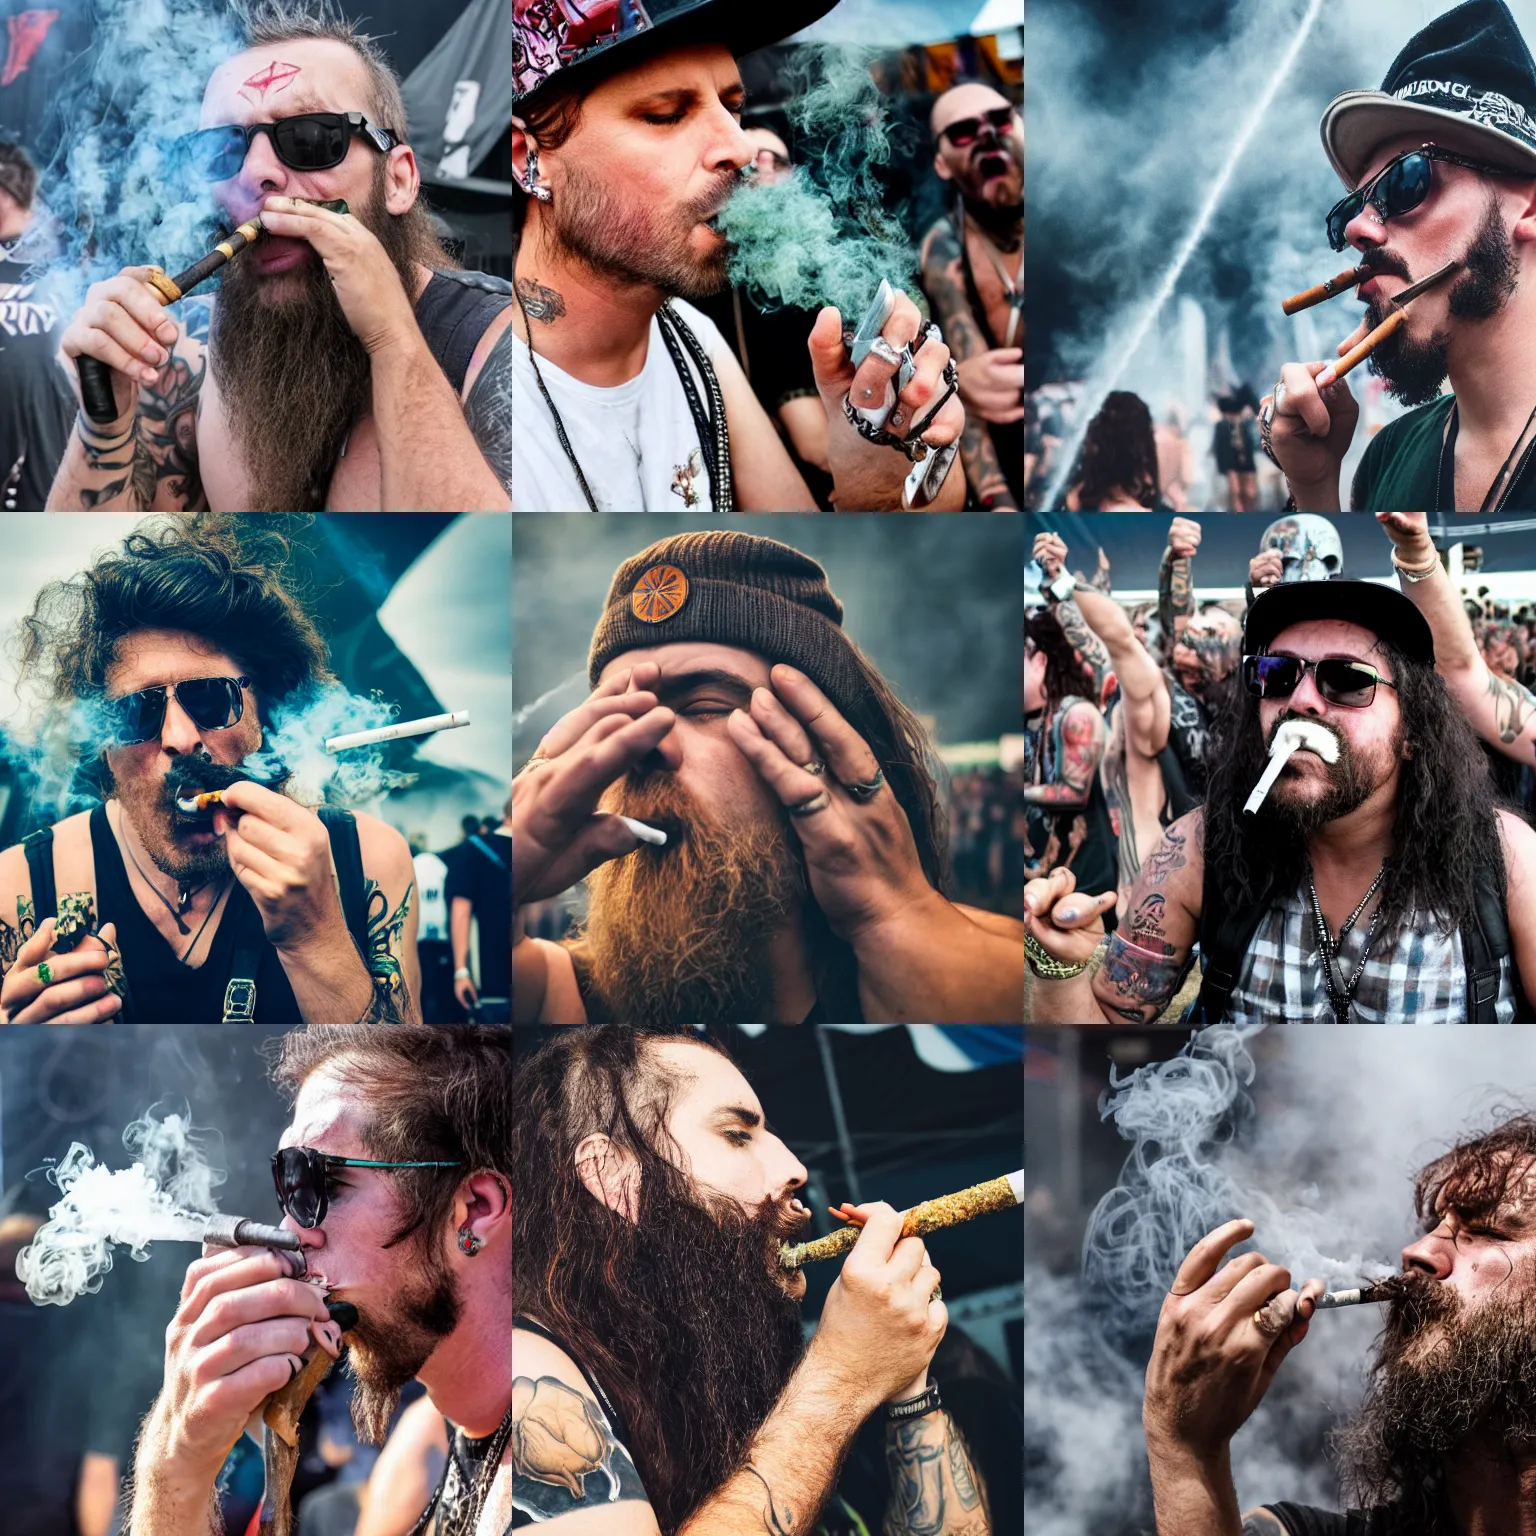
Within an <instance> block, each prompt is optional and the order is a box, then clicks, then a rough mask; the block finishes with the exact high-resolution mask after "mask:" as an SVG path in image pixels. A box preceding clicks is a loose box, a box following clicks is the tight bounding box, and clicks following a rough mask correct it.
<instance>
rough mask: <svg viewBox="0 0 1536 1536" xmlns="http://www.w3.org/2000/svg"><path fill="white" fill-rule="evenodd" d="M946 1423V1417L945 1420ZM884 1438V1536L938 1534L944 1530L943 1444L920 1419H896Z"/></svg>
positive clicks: (932, 1535)
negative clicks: (887, 1490)
mask: <svg viewBox="0 0 1536 1536" xmlns="http://www.w3.org/2000/svg"><path fill="white" fill-rule="evenodd" d="M945 1422H946V1423H947V1422H948V1421H947V1419H946V1420H945ZM890 1428H891V1432H890V1433H889V1434H888V1435H887V1437H886V1442H885V1460H886V1464H887V1466H888V1467H889V1468H890V1472H891V1502H890V1506H889V1507H888V1508H887V1510H886V1512H885V1536H939V1532H940V1531H942V1530H943V1529H944V1445H943V1442H942V1441H940V1442H939V1443H938V1444H934V1443H933V1442H932V1437H931V1436H929V1435H928V1434H927V1433H926V1426H925V1425H924V1423H923V1421H922V1419H906V1420H898V1421H897V1422H896V1423H894V1424H892V1425H891V1427H890Z"/></svg>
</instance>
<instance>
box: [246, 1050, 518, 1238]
mask: <svg viewBox="0 0 1536 1536" xmlns="http://www.w3.org/2000/svg"><path fill="white" fill-rule="evenodd" d="M326 1067H334V1069H335V1071H336V1075H337V1076H338V1077H339V1078H340V1079H341V1080H342V1081H343V1082H345V1084H346V1086H347V1087H348V1088H349V1089H350V1090H353V1091H354V1092H356V1094H357V1095H358V1097H359V1098H360V1099H361V1100H362V1102H363V1103H364V1104H366V1105H367V1112H366V1118H365V1119H364V1121H363V1123H362V1126H361V1131H360V1134H361V1136H362V1140H363V1144H364V1146H366V1147H367V1149H368V1156H369V1157H372V1158H375V1159H377V1160H378V1161H379V1162H387V1163H416V1162H449V1163H453V1164H455V1165H456V1166H454V1167H451V1168H398V1169H395V1170H394V1171H392V1172H391V1173H390V1175H389V1177H390V1181H391V1187H392V1188H393V1189H394V1191H395V1195H396V1199H397V1202H398V1205H399V1210H400V1225H399V1227H398V1229H397V1230H396V1231H395V1232H394V1234H393V1235H392V1236H391V1237H390V1239H389V1241H388V1242H386V1243H385V1244H384V1246H385V1247H386V1248H392V1247H394V1246H395V1245H396V1244H397V1243H403V1242H405V1241H407V1240H408V1239H411V1238H417V1240H418V1241H422V1242H431V1241H432V1240H433V1238H434V1236H440V1235H442V1234H443V1233H444V1232H445V1231H446V1230H447V1226H448V1224H449V1222H451V1220H452V1217H453V1204H454V1196H455V1195H456V1193H457V1192H458V1189H459V1186H460V1185H461V1184H462V1183H463V1182H464V1180H465V1179H466V1178H468V1177H469V1176H470V1175H471V1174H473V1173H479V1172H490V1173H494V1174H496V1175H498V1176H499V1177H500V1178H501V1179H502V1181H503V1183H504V1184H505V1187H506V1189H507V1191H508V1193H509V1195H510V1192H511V1191H512V1190H513V1188H514V1184H513V1176H512V1167H513V1158H512V1041H511V1036H510V1033H509V1031H507V1030H505V1029H498V1028H496V1027H495V1026H493V1025H485V1024H480V1025H470V1026H460V1027H458V1028H455V1029H438V1028H427V1027H424V1026H422V1025H420V1024H393V1023H391V1024H369V1023H362V1024H311V1025H309V1026H308V1027H307V1028H305V1029H300V1030H291V1031H289V1033H287V1034H286V1035H284V1036H282V1038H281V1040H280V1041H278V1042H277V1047H276V1053H275V1055H274V1056H273V1057H272V1059H271V1069H272V1079H273V1081H274V1082H275V1083H277V1085H278V1086H279V1087H280V1088H281V1089H283V1090H284V1092H285V1093H286V1094H287V1096H288V1100H289V1102H290V1103H292V1101H293V1100H294V1099H295V1098H297V1096H298V1093H299V1090H300V1089H301V1088H302V1087H303V1086H304V1084H305V1082H306V1081H307V1080H308V1079H309V1078H310V1077H311V1076H313V1075H314V1073H316V1072H318V1071H320V1070H322V1069H323V1068H326ZM418 1234H419V1237H418Z"/></svg>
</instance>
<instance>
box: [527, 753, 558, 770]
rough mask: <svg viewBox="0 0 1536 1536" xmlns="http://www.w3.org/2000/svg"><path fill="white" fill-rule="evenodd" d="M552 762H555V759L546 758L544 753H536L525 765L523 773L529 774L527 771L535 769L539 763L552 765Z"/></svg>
mask: <svg viewBox="0 0 1536 1536" xmlns="http://www.w3.org/2000/svg"><path fill="white" fill-rule="evenodd" d="M552 762H554V758H552V757H545V756H544V754H543V753H542V752H535V753H534V754H533V756H532V757H530V758H529V759H528V761H527V762H526V763H524V764H523V772H524V773H527V771H528V770H529V769H530V768H532V767H534V766H535V765H537V764H539V763H552Z"/></svg>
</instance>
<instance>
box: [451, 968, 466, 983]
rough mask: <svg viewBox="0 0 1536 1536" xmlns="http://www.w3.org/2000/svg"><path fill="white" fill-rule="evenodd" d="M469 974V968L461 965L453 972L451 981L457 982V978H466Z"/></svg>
mask: <svg viewBox="0 0 1536 1536" xmlns="http://www.w3.org/2000/svg"><path fill="white" fill-rule="evenodd" d="M469 974H470V971H469V967H468V966H467V965H461V966H460V967H459V968H458V970H456V971H455V972H454V973H453V979H454V980H455V981H457V980H459V978H460V977H461V976H468V975H469Z"/></svg>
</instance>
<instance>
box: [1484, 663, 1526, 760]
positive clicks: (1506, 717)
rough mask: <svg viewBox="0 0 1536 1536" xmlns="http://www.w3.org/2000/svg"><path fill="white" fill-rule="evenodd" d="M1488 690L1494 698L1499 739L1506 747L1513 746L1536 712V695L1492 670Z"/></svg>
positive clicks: (1494, 715)
mask: <svg viewBox="0 0 1536 1536" xmlns="http://www.w3.org/2000/svg"><path fill="white" fill-rule="evenodd" d="M1488 692H1489V695H1490V696H1491V697H1492V699H1493V717H1494V720H1495V721H1496V722H1497V725H1498V732H1499V740H1500V741H1502V742H1503V743H1504V745H1505V746H1506V747H1507V746H1511V745H1512V744H1513V743H1514V742H1515V741H1516V740H1518V738H1519V736H1520V733H1521V732H1522V731H1523V730H1524V729H1525V728H1526V726H1527V725H1528V724H1529V723H1530V720H1531V716H1532V715H1533V714H1536V695H1532V694H1531V692H1530V691H1529V690H1528V689H1526V688H1522V687H1521V686H1520V684H1519V683H1513V682H1510V681H1509V680H1508V679H1507V678H1503V677H1500V676H1499V675H1498V673H1497V672H1492V671H1490V672H1489V674H1488Z"/></svg>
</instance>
